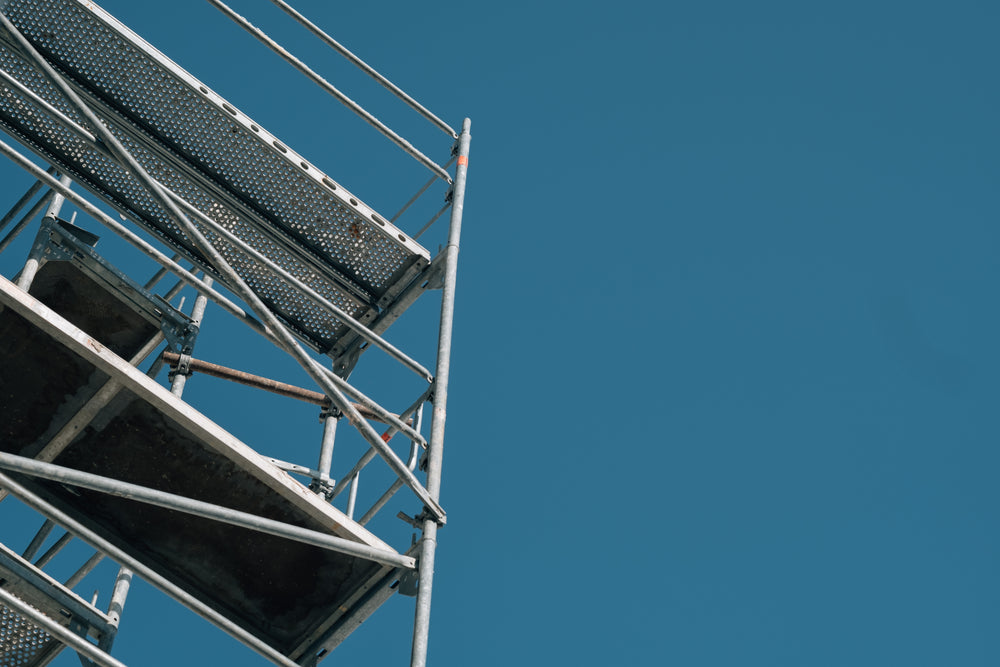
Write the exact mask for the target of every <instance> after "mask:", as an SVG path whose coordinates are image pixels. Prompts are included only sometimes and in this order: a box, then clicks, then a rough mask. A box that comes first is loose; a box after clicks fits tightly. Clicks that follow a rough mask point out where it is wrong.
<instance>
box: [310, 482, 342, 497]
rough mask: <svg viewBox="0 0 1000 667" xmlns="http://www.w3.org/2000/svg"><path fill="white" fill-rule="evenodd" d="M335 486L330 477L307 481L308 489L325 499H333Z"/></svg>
mask: <svg viewBox="0 0 1000 667" xmlns="http://www.w3.org/2000/svg"><path fill="white" fill-rule="evenodd" d="M334 486H336V485H335V484H334V481H333V480H332V479H316V478H313V481H311V482H309V490H310V491H312V492H313V493H317V494H319V495H321V496H323V498H325V499H326V500H327V501H330V500H333V488H334Z"/></svg>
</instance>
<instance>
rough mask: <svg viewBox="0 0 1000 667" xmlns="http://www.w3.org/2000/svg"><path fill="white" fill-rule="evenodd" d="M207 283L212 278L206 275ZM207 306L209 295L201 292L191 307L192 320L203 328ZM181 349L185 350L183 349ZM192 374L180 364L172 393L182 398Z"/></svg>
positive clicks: (210, 282) (209, 283)
mask: <svg viewBox="0 0 1000 667" xmlns="http://www.w3.org/2000/svg"><path fill="white" fill-rule="evenodd" d="M205 284H206V285H208V286H209V287H211V286H212V279H211V278H209V277H208V276H205ZM207 307H208V297H206V296H205V295H204V294H201V293H200V292H199V294H198V296H197V297H196V298H195V300H194V307H193V308H192V309H191V322H192V323H193V324H194V325H195V326H196V327H198V328H201V321H202V320H203V319H205V309H206V308H207ZM181 351H182V352H183V350H181ZM190 374H191V373H190V371H186V370H185V369H182V368H181V367H180V366H178V368H177V374H176V375H174V378H173V381H172V382H171V383H170V393H171V394H173V395H174V396H176V397H177V398H181V396H183V395H184V386H185V385H186V384H187V379H188V377H189V376H190Z"/></svg>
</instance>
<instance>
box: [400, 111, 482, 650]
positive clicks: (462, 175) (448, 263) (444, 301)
mask: <svg viewBox="0 0 1000 667" xmlns="http://www.w3.org/2000/svg"><path fill="white" fill-rule="evenodd" d="M471 127H472V121H470V120H469V119H468V118H466V119H465V122H463V123H462V134H461V136H460V137H459V144H458V166H457V167H456V169H455V186H454V187H455V190H454V194H453V199H452V207H451V224H450V226H449V229H448V245H447V246H446V247H445V249H444V252H445V253H446V255H445V269H444V272H445V273H444V289H443V293H442V295H441V322H440V332H439V335H438V358H437V371H436V372H435V374H434V377H435V380H434V400H433V405H434V410H433V412H432V416H431V440H430V443H429V445H428V448H427V457H428V458H427V492H428V493H429V494H430V495H431V497H432V498H434V499H435V500H438V499H439V498H440V496H441V464H442V461H443V455H444V426H445V417H446V415H447V403H448V378H449V376H450V372H451V336H452V325H453V323H454V319H455V285H456V282H457V280H458V246H459V241H460V239H461V235H462V211H463V209H464V205H465V180H466V176H467V174H468V169H469V143H470V141H471V139H472V136H471V134H470V129H471ZM437 530H438V522H437V521H435V520H434V518H433V517H427V518H425V519H424V529H423V536H422V538H421V544H420V556H419V560H418V566H419V572H420V584H419V588H418V589H417V609H416V614H415V616H414V621H413V650H412V652H411V654H410V666H411V667H424V666H425V665H426V664H427V638H428V634H429V632H430V622H431V618H430V617H431V591H432V589H433V584H434V554H435V550H436V549H437Z"/></svg>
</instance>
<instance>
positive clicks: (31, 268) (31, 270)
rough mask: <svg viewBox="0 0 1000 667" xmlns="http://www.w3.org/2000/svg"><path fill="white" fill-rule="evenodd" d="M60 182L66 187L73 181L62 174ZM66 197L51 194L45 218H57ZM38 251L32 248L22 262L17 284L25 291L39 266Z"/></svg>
mask: <svg viewBox="0 0 1000 667" xmlns="http://www.w3.org/2000/svg"><path fill="white" fill-rule="evenodd" d="M60 182H61V183H62V184H63V185H65V186H66V187H67V188H68V187H69V186H70V183H72V182H73V181H72V180H71V179H70V177H69V176H63V177H62V179H60ZM64 201H66V198H65V197H64V196H62V195H61V194H59V193H58V192H56V193H53V194H52V198H51V199H49V207H48V208H47V209H46V210H45V218H46V219H49V220H56V219H58V218H59V213H60V212H61V211H62V205H63V202H64ZM39 253H40V249H39V248H32V250H31V256H30V257H28V261H27V262H25V263H24V268H23V269H21V275H20V276H18V279H17V286H18V287H20V288H21V289H23V290H24V291H25V292H27V291H28V290H29V289H31V283H32V282H33V281H34V280H35V274H36V273H38V267H39V266H41V262H42V258H41V257H40V256H38V255H39Z"/></svg>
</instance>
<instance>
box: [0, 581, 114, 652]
mask: <svg viewBox="0 0 1000 667" xmlns="http://www.w3.org/2000/svg"><path fill="white" fill-rule="evenodd" d="M0 603H3V605H4V606H5V607H9V608H11V609H13V610H14V611H16V612H17V613H18V614H20V615H21V616H24V617H25V618H28V619H31V621H32V622H33V623H34V624H36V625H38V626H39V627H41V628H43V629H44V630H45V631H46V632H48V633H49V634H50V635H52V636H53V637H55V638H56V639H57V640H58V641H60V642H62V643H63V644H66V645H67V646H69V647H70V648H71V649H73V650H74V651H76V652H77V653H79V654H80V655H81V656H84V657H86V658H89V659H90V660H93V661H94V662H96V663H97V664H98V665H100V666H101V667H125V665H124V664H123V663H121V662H119V661H118V660H115V659H114V658H112V657H111V656H110V655H108V654H107V653H105V652H104V651H102V650H101V649H99V648H98V647H96V646H94V645H93V644H91V643H90V642H88V641H86V640H85V639H83V638H82V637H78V636H77V635H75V634H73V633H72V632H71V631H70V630H68V629H66V628H65V627H63V626H62V625H60V624H59V623H57V622H56V621H55V620H53V619H51V618H49V617H48V616H46V615H45V614H43V613H42V612H40V611H38V610H37V609H35V608H34V607H32V606H31V605H29V604H26V603H25V602H23V601H22V600H21V599H20V598H19V597H16V596H15V595H14V594H12V593H8V592H7V591H6V590H4V589H3V588H0Z"/></svg>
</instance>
